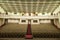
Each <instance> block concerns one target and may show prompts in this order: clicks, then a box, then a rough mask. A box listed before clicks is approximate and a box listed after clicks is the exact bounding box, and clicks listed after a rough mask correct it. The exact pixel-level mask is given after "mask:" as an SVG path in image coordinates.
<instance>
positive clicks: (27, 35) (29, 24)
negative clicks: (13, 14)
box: [25, 22, 33, 39]
mask: <svg viewBox="0 0 60 40" xmlns="http://www.w3.org/2000/svg"><path fill="white" fill-rule="evenodd" d="M32 37H33V36H32V32H31V23H29V22H28V27H27V33H26V35H25V38H27V39H31V38H32Z"/></svg>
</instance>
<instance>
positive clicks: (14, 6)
mask: <svg viewBox="0 0 60 40" xmlns="http://www.w3.org/2000/svg"><path fill="white" fill-rule="evenodd" d="M59 5H60V1H59V0H0V6H1V7H2V8H3V9H4V10H5V11H6V12H15V13H16V12H24V13H34V12H38V13H45V12H47V13H53V12H54V10H55V9H56V8H57V7H58V6H59Z"/></svg>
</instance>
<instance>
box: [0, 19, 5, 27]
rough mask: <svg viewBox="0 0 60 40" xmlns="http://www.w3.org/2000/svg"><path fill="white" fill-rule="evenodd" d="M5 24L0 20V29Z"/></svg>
mask: <svg viewBox="0 0 60 40" xmlns="http://www.w3.org/2000/svg"><path fill="white" fill-rule="evenodd" d="M4 23H5V20H4V19H0V27H1V26H3V25H4Z"/></svg>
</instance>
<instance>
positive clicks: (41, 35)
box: [0, 33, 60, 38]
mask: <svg viewBox="0 0 60 40" xmlns="http://www.w3.org/2000/svg"><path fill="white" fill-rule="evenodd" d="M22 37H25V34H24V33H0V38H22ZM33 37H35V38H37V37H38V38H60V33H39V34H37V33H34V34H33Z"/></svg>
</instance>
